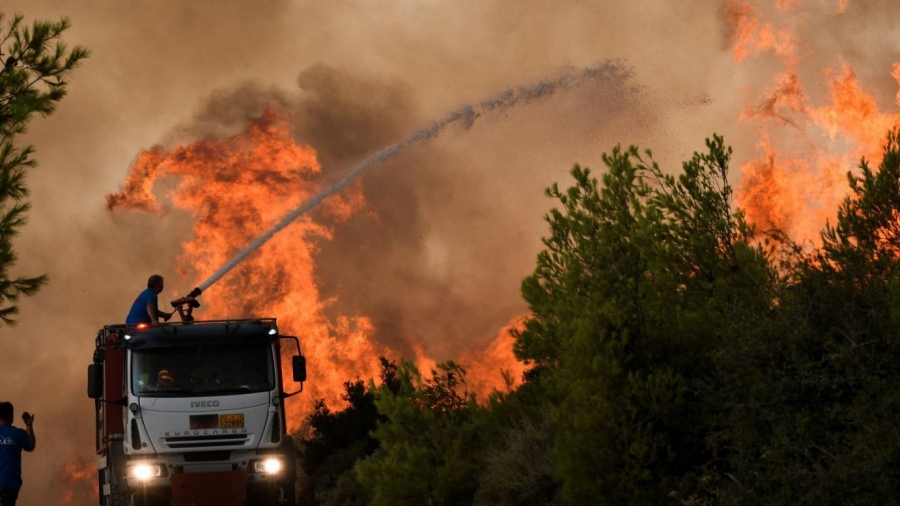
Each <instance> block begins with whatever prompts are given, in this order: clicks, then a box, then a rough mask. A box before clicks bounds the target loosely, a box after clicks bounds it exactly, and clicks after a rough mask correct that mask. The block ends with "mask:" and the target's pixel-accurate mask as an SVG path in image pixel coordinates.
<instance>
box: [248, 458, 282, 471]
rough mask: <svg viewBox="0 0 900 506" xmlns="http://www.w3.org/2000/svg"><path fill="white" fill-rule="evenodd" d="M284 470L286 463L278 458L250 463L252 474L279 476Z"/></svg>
mask: <svg viewBox="0 0 900 506" xmlns="http://www.w3.org/2000/svg"><path fill="white" fill-rule="evenodd" d="M282 469H284V462H282V461H281V459H279V458H276V457H268V458H265V459H261V460H252V461H250V472H252V473H263V474H278V473H280V472H281V470H282Z"/></svg>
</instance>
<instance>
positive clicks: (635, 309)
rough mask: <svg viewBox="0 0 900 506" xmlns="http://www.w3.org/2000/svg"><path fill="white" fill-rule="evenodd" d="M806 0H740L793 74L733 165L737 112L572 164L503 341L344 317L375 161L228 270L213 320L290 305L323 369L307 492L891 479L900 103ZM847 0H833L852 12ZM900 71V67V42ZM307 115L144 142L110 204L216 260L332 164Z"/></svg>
mask: <svg viewBox="0 0 900 506" xmlns="http://www.w3.org/2000/svg"><path fill="white" fill-rule="evenodd" d="M805 4H806V2H804V1H803V0H777V1H775V2H769V3H765V4H764V3H763V2H750V1H740V0H729V1H728V2H726V4H725V9H724V15H723V17H724V21H725V23H726V24H727V26H728V29H729V34H728V40H729V44H730V49H731V51H732V54H733V58H734V60H735V61H736V62H738V63H739V64H740V65H742V66H746V65H756V66H761V67H763V68H764V70H765V72H767V73H768V83H769V84H768V86H767V87H766V89H765V90H763V91H762V92H760V93H752V94H751V97H750V98H749V100H748V101H747V103H746V105H745V106H744V108H743V110H742V112H741V114H740V117H739V119H740V121H743V122H747V123H750V124H753V125H754V126H755V127H756V131H757V133H758V141H757V146H758V156H757V158H755V159H750V160H748V161H746V162H744V163H742V164H741V166H740V178H739V181H740V182H739V184H738V185H737V187H736V188H735V189H732V187H731V184H732V183H731V180H730V179H729V171H730V170H731V169H732V167H731V164H732V152H731V150H730V148H728V147H727V146H726V144H725V141H724V140H723V139H722V138H721V137H717V136H714V137H713V138H712V139H709V140H708V141H707V147H706V150H703V151H701V152H698V153H696V154H695V155H694V156H693V157H692V158H691V159H690V160H688V161H687V162H686V163H685V164H684V170H683V172H681V173H678V174H676V175H673V173H672V172H664V171H663V170H661V169H660V168H659V167H658V166H657V165H656V164H655V163H654V162H653V159H652V157H651V156H650V154H649V153H644V152H641V151H639V150H638V149H637V148H631V149H622V148H615V149H613V150H612V152H611V153H609V154H607V155H606V156H604V159H603V160H604V163H605V168H604V172H603V173H602V174H601V175H600V176H599V177H598V176H597V175H596V174H595V173H593V172H591V171H590V170H588V169H584V168H582V167H580V166H575V167H574V168H573V170H572V172H571V174H572V177H573V179H574V183H573V185H572V186H571V187H569V188H567V189H560V188H559V187H557V186H556V185H554V186H552V187H551V188H550V189H549V190H548V194H549V195H550V196H551V197H552V198H553V199H554V203H553V204H554V205H556V206H557V207H556V208H554V209H553V210H551V211H550V212H549V213H548V214H547V222H548V224H549V226H550V234H549V235H548V237H546V238H545V239H544V247H545V249H544V251H542V252H541V253H540V254H539V256H538V259H537V268H536V269H535V271H534V273H533V274H532V275H531V276H529V277H527V278H526V279H525V280H524V282H523V284H522V295H523V297H524V299H525V301H526V302H527V304H528V309H529V312H528V313H527V314H521V315H515V314H511V315H508V317H507V322H508V323H507V326H506V327H504V328H502V329H501V330H499V331H498V332H496V333H495V334H494V335H495V336H496V337H495V338H493V340H492V341H490V344H489V345H488V346H487V347H482V349H476V350H472V349H457V350H455V351H456V353H457V355H456V356H454V357H445V356H435V355H434V354H433V353H431V352H430V351H429V346H428V345H429V342H428V339H439V338H441V337H444V336H429V337H428V338H427V339H426V338H425V337H422V335H421V334H416V333H401V335H395V336H393V338H392V339H384V338H383V336H384V335H385V334H384V333H385V331H386V330H385V329H386V328H387V327H388V325H387V324H385V323H384V322H385V321H386V320H385V318H384V315H374V314H366V313H364V312H349V313H347V314H338V315H336V316H335V314H334V312H333V309H334V307H336V306H337V305H338V304H337V301H336V299H335V298H334V297H329V296H324V295H323V293H322V291H320V284H319V282H320V280H319V278H318V275H319V272H320V270H319V265H320V263H324V262H327V261H328V259H327V258H324V256H323V255H322V252H323V251H326V250H327V247H326V246H325V245H326V244H327V243H328V242H329V241H331V240H332V239H333V238H334V237H335V236H336V234H338V233H339V231H340V230H341V227H345V226H349V225H347V224H348V223H350V222H351V221H352V220H353V219H354V218H355V217H358V216H360V215H366V214H375V213H374V211H373V210H372V208H371V202H370V199H371V195H370V194H368V193H367V191H366V186H365V183H364V182H362V181H349V180H348V182H349V184H347V185H346V187H343V186H342V187H341V191H339V192H336V193H335V194H334V196H331V197H329V198H327V199H325V200H324V201H323V204H322V206H320V207H317V208H316V209H315V210H314V211H311V212H310V213H305V214H301V215H298V217H297V219H296V221H294V222H292V223H291V224H290V225H288V226H286V227H285V228H284V230H283V231H281V232H280V233H279V234H277V235H275V236H273V238H272V239H271V240H270V241H268V242H267V243H265V244H264V245H263V246H262V247H261V248H260V250H259V251H258V252H257V253H256V254H254V255H251V256H248V257H247V259H246V260H245V261H243V262H241V263H239V264H237V265H236V267H235V268H234V270H233V271H232V272H230V273H229V274H228V275H227V276H225V277H224V278H222V281H221V282H220V283H219V284H217V285H216V286H215V288H214V289H211V290H209V292H208V294H206V295H204V297H205V300H206V306H207V307H206V308H205V309H204V315H203V318H220V317H221V318H224V317H245V316H277V317H278V318H279V322H280V325H281V327H282V330H283V331H284V332H286V333H294V334H297V335H299V336H301V338H302V340H303V345H304V353H305V354H306V355H307V356H308V357H309V363H310V369H311V371H312V372H311V379H310V382H309V383H308V393H307V395H306V396H305V397H302V398H300V399H296V398H295V400H293V401H292V402H293V404H291V405H290V414H291V416H290V423H291V424H292V425H293V426H294V427H295V428H298V429H300V431H299V432H298V434H297V440H298V443H299V447H300V460H301V463H302V466H301V467H302V470H301V472H300V476H299V478H298V479H299V484H300V489H301V490H302V494H301V496H303V500H305V501H306V502H307V503H318V504H397V503H401V504H426V503H429V502H430V503H433V504H450V503H453V504H473V503H474V504H588V503H598V502H599V503H604V502H605V503H608V504H626V503H627V504H663V503H666V502H667V501H678V502H680V503H682V504H694V505H700V504H760V503H767V502H776V501H777V502H786V503H809V504H813V503H815V504H844V503H847V502H850V501H861V502H864V503H872V504H875V503H880V502H882V501H886V500H890V499H891V498H892V497H893V494H894V493H895V491H896V490H897V489H898V488H900V483H898V481H897V479H896V478H895V477H894V476H895V474H896V473H893V474H892V473H890V472H886V471H887V468H888V467H890V466H892V464H889V463H891V462H894V461H895V460H896V455H897V454H898V452H900V450H898V448H897V445H894V444H892V443H890V444H888V443H885V442H886V441H894V439H896V438H895V437H894V436H896V424H895V423H894V421H893V419H894V415H893V413H895V412H896V410H897V409H898V408H900V403H898V402H900V401H898V400H897V398H896V397H897V396H896V395H895V394H893V393H892V392H896V391H898V389H897V388H896V387H897V386H900V385H897V384H896V382H897V380H896V378H897V377H900V375H898V374H896V373H897V371H896V365H895V364H897V363H900V346H898V345H897V343H896V342H895V341H896V339H895V338H894V337H893V336H895V335H896V333H897V332H898V329H900V323H898V322H900V319H898V316H897V315H898V314H900V309H898V306H897V302H896V292H897V286H896V285H897V280H896V275H895V267H896V262H897V261H898V259H900V237H898V233H897V224H896V219H897V216H900V201H898V195H900V189H898V183H897V181H898V179H900V143H898V134H897V132H898V130H896V129H897V128H898V126H900V113H891V112H882V110H881V108H880V107H879V103H880V102H883V97H878V96H877V93H876V92H874V91H872V90H871V89H869V88H867V87H866V86H865V83H863V82H862V79H861V78H860V76H859V75H858V74H857V72H856V71H855V70H854V68H853V66H852V65H851V64H850V63H848V62H847V61H843V60H842V59H841V58H839V57H838V58H837V60H835V61H833V62H831V63H830V66H827V67H823V68H815V69H811V68H810V65H809V64H808V62H806V61H805V59H804V57H805V55H806V52H807V51H809V49H808V46H807V45H805V44H804V41H803V36H802V34H803V30H804V29H805V27H806V22H807V16H808V14H806V13H805V11H804V10H803V7H804V5H805ZM834 4H835V5H834V6H833V9H832V11H831V12H830V15H831V16H841V15H842V14H843V13H845V12H846V11H847V9H850V8H852V4H851V5H850V6H848V5H847V2H846V1H844V0H841V1H836V2H834ZM884 74H885V75H886V76H890V77H891V78H892V79H893V80H894V81H897V83H898V85H900V66H898V65H894V66H892V67H890V68H886V69H884ZM811 75H812V76H819V77H822V76H824V84H810V82H811V81H812V80H813V79H814V78H815V77H813V78H811V77H810V76H811ZM812 82H815V83H818V81H812ZM893 93H896V97H894V96H893ZM891 98H892V103H895V104H900V91H896V90H892V97H891ZM490 103H491V102H484V103H482V104H481V105H482V106H484V104H490ZM460 117H462V116H460ZM474 117H476V118H477V116H474ZM448 118H454V119H451V120H450V122H453V121H456V120H457V119H455V118H457V117H456V116H453V115H451V116H449V117H448ZM296 121H298V120H296V119H295V118H293V117H292V116H291V115H290V114H288V113H286V112H284V111H283V110H280V109H278V108H271V109H268V110H266V112H265V113H264V114H262V115H260V116H258V117H255V118H254V119H252V120H251V121H250V123H249V125H248V127H247V129H246V130H245V131H243V132H240V133H238V134H234V135H232V136H228V137H221V138H218V139H214V140H200V141H196V142H193V143H191V144H186V145H183V146H177V147H174V148H171V149H166V148H162V147H158V148H153V149H150V150H148V151H146V152H143V153H141V154H140V155H139V157H138V159H137V161H136V162H135V164H134V165H133V167H132V169H131V172H130V174H129V176H128V179H127V180H126V183H125V185H124V188H123V190H121V191H119V192H117V193H114V194H112V195H110V196H109V197H108V200H107V203H108V206H109V208H110V210H113V211H124V210H137V211H143V212H150V213H166V212H181V213H186V214H189V215H190V216H191V217H192V219H193V220H194V228H193V234H192V236H191V238H190V239H189V240H188V241H187V242H185V243H184V245H183V252H182V254H181V257H180V258H179V260H178V264H179V265H180V266H182V272H181V274H182V275H183V276H184V277H185V278H186V279H187V278H190V279H195V278H208V277H209V276H212V275H214V273H215V272H217V269H219V267H220V266H222V265H224V264H226V263H227V262H228V261H229V259H231V258H233V256H234V255H235V253H237V252H239V251H240V250H241V249H242V248H244V247H245V246H246V245H247V243H248V241H249V240H250V239H252V238H254V237H257V236H260V235H261V234H264V233H266V231H267V230H270V229H271V227H272V225H273V224H274V223H277V222H278V220H279V219H281V218H282V217H284V216H285V215H287V214H289V213H290V212H291V210H293V209H297V208H298V206H301V205H302V204H303V203H304V202H306V201H308V200H309V199H313V198H315V197H316V196H317V195H320V194H321V193H322V192H323V191H325V190H326V189H327V188H329V187H330V186H331V185H333V184H334V183H333V180H334V179H335V178H334V177H333V176H329V175H328V174H324V173H323V170H322V167H321V166H320V162H319V158H320V155H319V154H317V152H316V151H315V149H314V148H313V147H312V145H305V144H304V143H303V142H301V141H298V140H297V139H298V130H302V129H298V128H297V125H296ZM442 121H443V120H442ZM470 121H471V120H470ZM440 128H443V126H441V127H440ZM440 128H438V130H435V132H437V131H439V130H440ZM432 135H436V133H432V134H428V135H424V136H422V137H415V136H414V137H411V138H410V139H412V140H411V141H410V143H412V142H418V141H419V140H420V139H422V140H424V139H428V138H430V137H431V136H432ZM299 137H300V138H301V139H302V135H299ZM403 146H405V145H401V147H403ZM390 156H393V154H391V155H390ZM326 158H330V156H329V157H326ZM861 159H863V160H865V161H864V162H863V163H862V164H858V162H859V160H861ZM871 165H878V166H879V167H878V169H877V170H874V169H872V168H871ZM848 171H850V172H852V173H853V177H851V178H850V183H849V184H848V179H847V177H846V175H847V172H848ZM732 195H734V199H733V200H732ZM377 219H378V217H377V216H375V217H374V220H375V221H377ZM773 238H775V239H777V241H778V242H780V243H781V245H782V246H787V247H785V248H771V247H770V246H771V243H769V242H766V239H773ZM351 244H352V242H351ZM367 247H369V245H367V244H362V243H360V244H359V252H358V253H357V255H358V257H359V258H360V260H359V261H360V262H364V261H365V260H366V248H367ZM380 288H384V287H380ZM259 294H265V297H260V296H259ZM337 297H338V298H340V297H341V295H340V294H339V295H337ZM349 297H358V298H365V297H366V295H365V294H358V293H354V294H351V295H349ZM457 317H461V318H465V315H458V316H457ZM391 330H394V329H391ZM451 337H452V336H451ZM491 337H493V336H491ZM482 342H487V340H486V339H482ZM378 357H382V359H381V360H380V363H379V361H378ZM447 358H452V359H454V360H455V361H454V360H451V361H447V360H446V359H447ZM501 371H504V373H503V374H501ZM369 378H373V379H372V380H371V381H370V380H369ZM312 399H315V400H316V401H315V402H311V400H312ZM521 476H528V477H529V479H528V480H527V486H526V484H525V483H524V482H523V481H522V480H516V479H513V477H521Z"/></svg>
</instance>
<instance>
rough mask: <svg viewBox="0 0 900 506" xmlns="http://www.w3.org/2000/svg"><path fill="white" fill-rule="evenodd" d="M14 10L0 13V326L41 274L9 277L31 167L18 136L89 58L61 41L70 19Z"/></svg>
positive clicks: (29, 150)
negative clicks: (32, 16)
mask: <svg viewBox="0 0 900 506" xmlns="http://www.w3.org/2000/svg"><path fill="white" fill-rule="evenodd" d="M23 19H24V18H23V16H22V15H20V14H16V15H15V16H14V17H13V18H12V19H8V18H7V17H6V16H5V15H4V14H3V13H0V64H2V68H0V324H5V325H8V326H12V325H15V323H16V321H15V319H14V316H15V315H16V314H17V313H18V306H17V302H18V301H19V298H20V297H21V296H31V295H34V294H35V293H37V291H38V290H39V289H40V287H41V286H43V285H44V284H45V283H46V282H47V276H46V275H38V276H33V277H15V278H13V277H11V274H10V269H11V268H12V267H13V266H14V265H15V263H16V260H17V257H16V253H15V251H14V250H13V239H14V238H15V236H16V234H17V233H18V232H19V230H20V229H21V227H22V226H23V225H25V222H26V215H27V213H28V209H29V207H30V204H29V203H28V201H27V197H28V186H27V184H26V175H27V172H28V169H30V168H33V167H35V166H36V164H37V162H36V160H35V159H34V158H32V155H33V154H34V147H33V146H31V145H28V144H21V143H20V142H19V136H20V135H22V134H24V133H25V132H26V130H27V127H28V123H29V121H31V119H32V117H33V116H34V115H35V114H36V113H37V114H40V115H42V116H49V115H50V114H52V113H53V111H54V110H55V108H56V104H57V103H58V102H59V101H60V100H61V99H62V98H63V97H64V96H65V95H66V88H67V84H68V83H67V82H66V78H67V77H68V75H69V73H70V72H71V71H72V69H74V68H75V67H76V66H77V65H78V63H79V62H80V61H81V60H82V59H84V58H86V57H87V56H88V51H87V49H85V48H83V47H80V46H75V47H73V48H72V49H71V50H70V49H68V48H67V47H66V45H65V44H63V43H62V41H61V35H62V33H63V32H65V31H66V30H67V29H68V28H69V26H70V23H69V20H68V19H67V18H62V19H61V20H59V21H57V22H45V21H38V22H35V23H34V24H33V25H32V26H30V27H29V26H26V25H25V24H24V23H23Z"/></svg>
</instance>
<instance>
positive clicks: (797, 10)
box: [725, 0, 900, 243]
mask: <svg viewBox="0 0 900 506" xmlns="http://www.w3.org/2000/svg"><path fill="white" fill-rule="evenodd" d="M804 3H805V2H804V1H803V0H775V3H774V7H775V9H774V11H773V10H772V9H768V10H766V8H767V7H768V5H766V4H767V2H763V1H761V0H757V1H755V2H750V1H730V2H729V3H728V4H727V7H726V12H725V21H726V22H727V24H728V26H729V27H730V31H731V34H732V35H731V38H730V41H731V44H732V52H733V56H734V58H735V60H736V61H738V62H742V61H744V60H745V59H747V58H748V57H751V56H757V55H760V54H762V53H771V54H774V55H775V56H776V61H778V62H780V65H776V67H775V71H774V73H773V78H772V82H773V85H772V86H771V87H770V88H769V89H768V90H765V91H764V92H763V93H762V94H761V96H760V98H759V99H757V100H755V103H753V104H751V105H748V106H747V107H746V108H745V109H744V111H743V113H742V114H741V116H740V118H741V119H743V120H748V121H754V122H756V123H757V125H758V130H759V132H760V141H759V143H758V144H759V146H760V149H761V151H762V155H761V156H760V157H759V158H758V159H756V160H751V161H749V162H747V163H746V164H744V165H743V167H742V174H743V179H742V181H741V185H740V190H739V192H738V204H739V206H740V207H742V208H743V209H744V210H745V211H746V213H747V217H748V218H749V219H750V220H751V221H752V222H754V223H756V224H757V226H759V227H760V228H761V229H771V228H779V229H781V230H782V231H784V232H787V233H788V235H789V236H791V237H792V238H794V239H795V240H799V241H810V242H813V243H816V242H818V232H819V230H821V228H822V226H823V225H824V224H825V222H826V220H831V221H832V222H833V220H834V217H835V215H836V211H837V208H838V205H839V204H840V202H841V200H842V199H843V198H844V197H845V196H846V195H847V192H848V187H847V182H846V176H845V174H846V172H847V171H848V170H852V169H854V168H855V167H856V165H857V164H858V162H859V159H860V158H861V157H865V158H866V159H868V160H870V161H874V162H876V163H877V161H878V159H879V157H880V150H881V146H882V145H883V142H884V139H885V136H886V134H887V132H888V131H889V130H890V129H891V128H893V127H895V126H897V125H900V114H898V113H884V112H881V111H879V108H878V100H877V99H876V97H875V96H873V95H872V94H871V92H869V91H866V90H865V87H864V86H863V85H862V84H861V83H860V80H859V77H858V75H857V73H856V71H855V70H854V68H853V66H852V65H851V64H849V63H847V62H846V61H844V60H843V58H842V57H841V56H840V55H837V57H836V59H837V61H836V62H835V61H831V62H829V61H828V60H825V61H826V63H825V64H823V65H821V66H820V67H819V70H820V72H821V75H824V76H825V79H826V82H827V89H828V93H827V94H826V96H824V97H822V98H819V99H816V98H813V97H811V96H810V94H808V93H806V92H805V91H804V89H805V88H804V79H805V78H808V74H809V73H808V72H806V73H805V74H804V73H801V70H800V64H799V61H798V60H799V59H798V53H797V48H798V47H803V48H804V58H806V59H807V65H806V67H808V61H818V60H817V59H815V58H813V57H818V56H819V55H814V54H813V55H809V54H807V53H809V52H812V49H811V47H812V45H811V44H808V43H805V42H804V41H802V40H801V37H800V35H801V34H802V33H803V30H802V28H803V26H804V23H805V22H807V21H808V20H809V17H810V16H811V14H810V12H811V11H814V9H812V8H806V7H808V6H806V5H804ZM846 10H847V2H846V0H841V1H840V2H839V4H838V6H837V9H836V10H833V11H829V12H826V13H819V15H823V16H842V15H845V13H846ZM765 12H768V13H769V14H770V15H771V14H773V13H774V17H776V18H777V20H778V22H777V26H776V24H775V23H774V22H773V21H771V20H764V19H762V18H763V16H765V14H764V13H765ZM761 13H763V14H761ZM812 15H814V14H812ZM835 64H838V65H837V66H838V67H839V70H838V71H836V70H834V66H835ZM779 67H780V68H779ZM885 72H886V73H887V72H890V75H891V76H892V77H893V78H894V80H896V81H897V82H898V83H900V65H898V64H894V65H893V66H892V68H890V69H885ZM813 89H815V87H813ZM895 101H896V103H897V104H898V105H900V92H896V98H895ZM817 102H819V103H817ZM774 139H777V140H778V142H774V141H773V140H774Z"/></svg>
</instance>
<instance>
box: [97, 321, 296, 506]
mask: <svg viewBox="0 0 900 506" xmlns="http://www.w3.org/2000/svg"><path fill="white" fill-rule="evenodd" d="M285 341H287V342H288V343H290V341H293V343H290V344H294V345H296V350H297V352H296V354H295V355H293V356H291V371H292V373H293V374H292V375H293V380H294V381H295V382H298V383H300V390H302V386H303V381H305V380H306V361H305V359H304V357H303V356H302V355H301V353H300V342H299V340H298V339H297V338H296V337H291V336H282V335H280V334H279V332H278V327H277V325H276V321H275V319H273V318H269V319H253V320H221V321H203V322H200V321H198V322H183V323H173V324H162V325H153V326H148V325H143V324H142V325H138V326H126V325H110V326H106V327H103V328H102V329H100V331H99V332H98V333H97V339H96V343H95V344H96V348H95V351H94V358H93V364H91V365H90V366H89V367H88V396H89V397H91V398H92V399H94V400H95V408H96V429H97V430H96V449H97V470H98V475H99V492H100V493H99V499H100V504H101V505H105V506H138V505H141V506H151V505H157V504H165V505H170V504H171V505H173V506H181V505H192V506H203V505H210V506H212V505H216V506H230V505H235V506H236V505H256V506H269V505H293V504H294V496H295V493H294V481H295V453H294V446H293V441H292V439H291V437H290V436H289V435H288V434H287V433H286V428H287V426H286V419H285V410H284V400H285V399H286V398H287V397H290V396H291V395H294V394H296V393H299V391H300V390H298V391H297V392H291V393H286V392H285V391H284V384H283V382H282V376H281V371H282V367H281V360H282V350H281V345H282V343H284V342H285ZM290 348H293V346H290Z"/></svg>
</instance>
